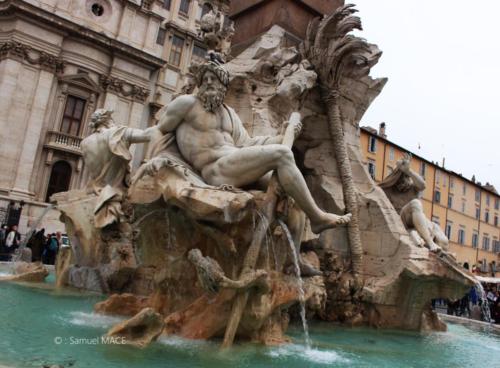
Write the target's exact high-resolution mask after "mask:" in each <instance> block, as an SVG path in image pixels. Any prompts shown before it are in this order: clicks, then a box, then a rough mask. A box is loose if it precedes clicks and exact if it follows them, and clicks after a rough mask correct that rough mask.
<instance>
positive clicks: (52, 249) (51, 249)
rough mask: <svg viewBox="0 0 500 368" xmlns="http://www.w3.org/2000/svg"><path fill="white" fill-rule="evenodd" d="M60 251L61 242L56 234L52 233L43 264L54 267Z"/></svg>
mask: <svg viewBox="0 0 500 368" xmlns="http://www.w3.org/2000/svg"><path fill="white" fill-rule="evenodd" d="M58 250H59V241H58V240H57V235H56V233H52V235H51V236H50V238H49V240H48V241H47V244H46V247H45V251H44V257H43V263H45V264H49V265H53V264H54V263H55V260H56V254H57V251H58Z"/></svg>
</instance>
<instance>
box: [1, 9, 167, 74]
mask: <svg viewBox="0 0 500 368" xmlns="http://www.w3.org/2000/svg"><path fill="white" fill-rule="evenodd" d="M16 13H17V14H23V15H25V16H27V17H29V18H30V19H34V20H36V21H39V22H43V23H45V24H47V25H49V26H51V27H53V28H54V29H56V30H57V31H59V32H62V33H63V34H64V33H66V34H69V35H73V36H76V37H79V38H81V39H84V40H87V41H89V42H91V43H92V44H94V45H96V46H99V47H102V48H105V49H107V50H109V51H110V52H113V53H115V54H117V55H120V54H121V55H124V56H127V57H128V58H131V59H134V60H136V61H139V62H141V63H142V64H145V65H147V66H148V67H150V68H151V67H152V68H153V69H159V68H161V67H162V66H163V65H165V61H164V60H162V59H160V58H158V57H156V56H154V55H151V54H148V53H147V52H144V51H142V50H139V49H137V48H135V47H133V46H130V45H127V44H126V43H124V42H121V41H118V40H116V39H113V38H110V37H108V36H106V35H105V34H102V33H99V32H96V31H93V30H91V29H90V28H86V27H84V26H82V25H79V24H77V23H74V22H72V21H70V20H68V19H65V18H63V17H60V16H58V15H56V14H53V13H50V12H48V11H46V10H44V9H42V8H39V7H37V6H34V5H32V4H29V3H27V2H25V1H22V0H5V1H0V15H12V14H16ZM159 17H160V16H159ZM160 18H161V19H163V18H162V17H160Z"/></svg>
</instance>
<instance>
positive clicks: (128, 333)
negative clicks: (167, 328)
mask: <svg viewBox="0 0 500 368" xmlns="http://www.w3.org/2000/svg"><path fill="white" fill-rule="evenodd" d="M162 331H163V319H162V317H161V315H160V314H159V313H156V312H155V311H154V310H153V309H151V308H144V309H143V310H141V311H140V312H139V313H137V314H136V315H135V316H134V317H132V318H131V319H128V320H126V321H123V322H121V323H119V324H118V325H116V326H114V327H113V328H111V329H110V330H109V331H108V333H107V334H106V336H108V337H113V338H123V340H122V341H121V342H123V343H126V344H129V345H133V346H136V347H139V348H143V347H145V346H147V345H149V344H150V343H151V342H152V341H155V340H156V339H157V338H158V336H160V334H161V332H162Z"/></svg>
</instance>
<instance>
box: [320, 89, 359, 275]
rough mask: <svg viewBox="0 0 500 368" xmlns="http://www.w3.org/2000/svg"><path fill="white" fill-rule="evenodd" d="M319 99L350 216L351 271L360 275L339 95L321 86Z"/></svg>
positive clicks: (354, 208)
mask: <svg viewBox="0 0 500 368" xmlns="http://www.w3.org/2000/svg"><path fill="white" fill-rule="evenodd" d="M321 97H322V99H323V102H324V103H325V106H326V108H327V114H328V125H329V128H330V137H331V139H332V142H333V148H334V151H335V156H336V158H337V165H338V168H339V172H340V179H341V181H342V191H343V193H344V202H345V207H346V211H347V212H350V213H351V214H352V219H351V222H350V223H349V224H348V227H347V235H348V239H349V246H350V250H351V260H352V261H351V262H352V270H353V273H354V274H357V275H361V274H362V271H363V247H362V245H361V234H360V231H359V206H358V198H357V190H356V187H355V185H354V181H353V179H352V169H351V162H350V161H349V155H348V154H347V145H346V142H345V140H344V128H343V124H342V119H341V116H340V108H339V103H338V100H339V94H338V91H336V90H335V89H332V88H329V87H327V86H322V87H321Z"/></svg>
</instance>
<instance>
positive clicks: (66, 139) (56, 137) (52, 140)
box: [45, 130, 83, 156]
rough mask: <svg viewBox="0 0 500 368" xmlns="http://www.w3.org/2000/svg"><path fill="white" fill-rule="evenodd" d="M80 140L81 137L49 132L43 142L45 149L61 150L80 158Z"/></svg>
mask: <svg viewBox="0 0 500 368" xmlns="http://www.w3.org/2000/svg"><path fill="white" fill-rule="evenodd" d="M82 139H83V138H82V137H77V136H74V135H70V134H66V133H62V132H58V131H54V130H49V131H48V132H47V137H46V140H45V147H47V148H53V149H58V150H63V151H67V152H70V153H74V154H77V155H80V156H81V154H82V151H81V149H80V143H81V142H82Z"/></svg>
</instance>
